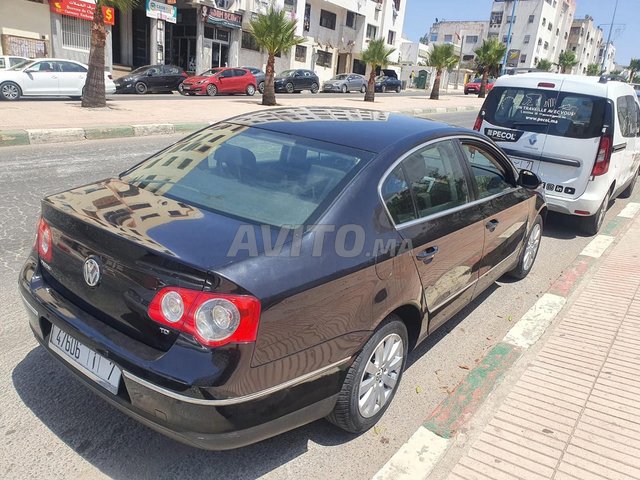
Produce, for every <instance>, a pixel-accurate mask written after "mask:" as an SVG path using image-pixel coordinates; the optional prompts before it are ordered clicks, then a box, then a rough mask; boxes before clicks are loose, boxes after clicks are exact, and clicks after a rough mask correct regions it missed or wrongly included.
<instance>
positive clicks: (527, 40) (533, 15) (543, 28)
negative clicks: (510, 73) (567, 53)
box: [489, 0, 576, 68]
mask: <svg viewBox="0 0 640 480" xmlns="http://www.w3.org/2000/svg"><path fill="white" fill-rule="evenodd" d="M513 2H514V0H507V1H505V0H494V2H493V6H492V9H491V17H490V19H489V37H493V38H498V39H499V40H501V41H502V42H503V43H505V44H506V43H507V34H508V32H509V27H510V26H511V27H512V28H511V43H510V45H509V52H508V60H507V66H508V67H521V68H532V67H535V66H536V65H537V63H538V61H540V60H542V59H546V60H549V61H551V62H552V63H557V61H558V56H559V55H560V53H561V52H562V51H563V50H565V49H566V47H567V41H568V39H569V31H570V29H571V25H572V23H573V17H574V14H575V11H576V0H519V1H518V2H517V6H516V10H515V13H514V15H513V17H514V18H513V19H512V18H511V16H512V10H513Z"/></svg>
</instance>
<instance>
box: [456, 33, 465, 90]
mask: <svg viewBox="0 0 640 480" xmlns="http://www.w3.org/2000/svg"><path fill="white" fill-rule="evenodd" d="M463 48H464V30H460V55H459V56H458V71H457V72H456V86H455V87H454V88H455V89H456V90H457V89H458V85H459V83H460V64H461V63H462V49H463Z"/></svg>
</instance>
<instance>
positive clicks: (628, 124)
mask: <svg viewBox="0 0 640 480" xmlns="http://www.w3.org/2000/svg"><path fill="white" fill-rule="evenodd" d="M616 103H617V109H618V124H619V125H620V133H621V134H622V136H623V137H635V136H636V134H637V133H638V112H637V108H638V107H637V105H636V101H635V99H634V98H633V97H632V96H631V95H626V96H624V97H620V98H618V101H617V102H616Z"/></svg>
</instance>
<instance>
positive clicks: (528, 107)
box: [484, 87, 607, 138]
mask: <svg viewBox="0 0 640 480" xmlns="http://www.w3.org/2000/svg"><path fill="white" fill-rule="evenodd" d="M606 105H607V102H606V99H604V98H602V97H596V96H591V95H583V94H580V93H572V92H557V91H553V90H543V89H535V88H516V87H496V88H494V89H493V90H491V92H490V93H489V96H488V97H487V103H486V105H485V107H484V111H485V119H486V120H487V121H488V122H489V123H491V124H492V125H496V126H499V127H505V128H512V129H515V130H525V131H529V132H536V133H545V134H547V135H556V136H559V137H569V138H594V137H599V136H600V135H601V134H602V127H603V123H604V118H605V111H606Z"/></svg>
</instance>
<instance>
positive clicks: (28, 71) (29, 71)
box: [24, 68, 36, 73]
mask: <svg viewBox="0 0 640 480" xmlns="http://www.w3.org/2000/svg"><path fill="white" fill-rule="evenodd" d="M35 71H36V70H31V69H30V68H27V69H26V70H25V71H24V73H33V72H35Z"/></svg>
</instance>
